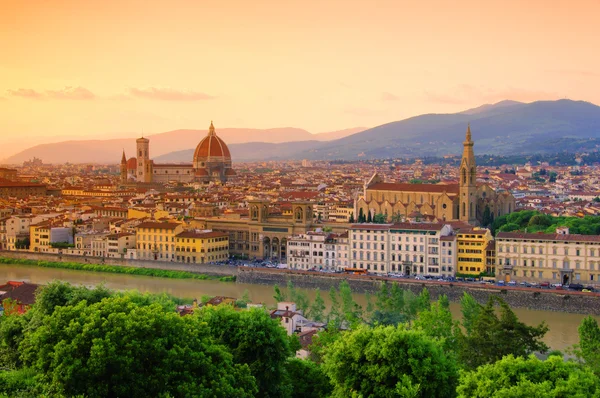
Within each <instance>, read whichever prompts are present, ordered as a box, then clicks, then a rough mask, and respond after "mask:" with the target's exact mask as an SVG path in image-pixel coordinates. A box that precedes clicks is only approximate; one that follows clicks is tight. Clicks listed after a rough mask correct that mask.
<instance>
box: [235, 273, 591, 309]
mask: <svg viewBox="0 0 600 398" xmlns="http://www.w3.org/2000/svg"><path fill="white" fill-rule="evenodd" d="M341 279H342V278H340V276H339V274H328V273H320V272H302V271H289V270H276V269H262V268H245V267H241V268H240V269H239V270H238V276H237V282H238V283H254V284H263V285H275V284H277V285H280V286H284V285H285V284H286V283H287V282H288V280H291V281H292V283H293V284H294V286H298V287H302V288H307V289H316V288H319V289H321V290H329V289H330V288H331V287H332V286H333V287H337V286H338V285H339V283H340V281H341ZM344 279H346V280H347V281H348V283H349V284H350V287H351V288H352V291H353V292H358V293H375V292H377V291H378V290H379V287H380V286H381V284H382V283H393V282H395V283H398V284H399V285H400V287H402V288H403V289H407V290H411V291H412V292H413V293H415V294H418V293H419V292H421V290H423V288H427V290H429V293H430V294H431V298H432V299H434V300H436V299H437V298H438V297H439V296H441V295H442V294H444V295H446V296H447V297H448V299H449V300H450V301H453V302H459V301H460V299H461V298H462V297H463V294H464V293H465V292H467V293H469V294H470V295H472V296H473V297H474V298H475V299H476V300H477V301H478V302H479V303H481V304H485V303H486V302H487V301H488V299H489V298H490V297H491V296H498V297H500V298H502V299H503V300H504V301H505V302H506V303H507V304H508V305H510V306H511V307H515V308H527V309H530V310H536V311H553V312H567V313H572V314H585V315H600V295H598V294H593V293H581V292H569V291H556V290H544V289H533V288H529V289H528V288H522V289H521V288H501V287H498V286H486V285H480V284H466V283H449V282H433V281H431V282H430V281H428V282H425V281H417V280H412V279H392V278H383V277H374V276H360V275H345V276H344Z"/></svg>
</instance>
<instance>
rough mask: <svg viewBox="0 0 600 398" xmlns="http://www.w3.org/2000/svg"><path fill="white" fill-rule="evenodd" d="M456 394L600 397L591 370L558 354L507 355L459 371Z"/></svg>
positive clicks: (474, 397) (599, 385) (599, 386)
mask: <svg viewBox="0 0 600 398" xmlns="http://www.w3.org/2000/svg"><path fill="white" fill-rule="evenodd" d="M457 393H458V397H459V398H505V397H515V398H517V397H523V398H526V397H527V398H529V397H540V398H545V397H548V398H550V397H573V398H588V397H600V382H599V379H598V378H597V377H595V376H594V374H593V373H592V372H591V370H590V369H587V368H581V367H579V366H577V364H575V363H573V362H565V361H564V360H563V359H562V358H561V357H559V356H551V357H549V358H548V359H547V360H545V361H541V360H539V359H537V358H535V357H534V356H531V357H528V358H523V357H517V358H515V357H514V356H512V355H508V356H506V357H504V358H502V359H500V360H499V361H497V362H495V363H492V364H488V365H484V366H480V367H479V368H477V369H476V370H474V371H472V372H464V373H462V374H461V377H460V384H459V386H458V388H457Z"/></svg>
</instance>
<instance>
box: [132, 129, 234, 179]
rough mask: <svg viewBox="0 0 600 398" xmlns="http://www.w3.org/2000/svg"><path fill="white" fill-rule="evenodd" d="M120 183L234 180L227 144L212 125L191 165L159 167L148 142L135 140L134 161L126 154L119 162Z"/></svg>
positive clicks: (164, 165) (197, 149)
mask: <svg viewBox="0 0 600 398" xmlns="http://www.w3.org/2000/svg"><path fill="white" fill-rule="evenodd" d="M120 171H121V183H123V184H125V183H128V182H139V183H163V184H166V183H169V182H182V183H190V182H200V183H205V184H207V183H210V182H221V183H225V182H226V181H227V180H228V179H229V178H231V177H233V176H235V171H234V170H233V167H232V164H231V154H230V152H229V148H228V147H227V144H225V142H224V141H223V140H222V139H221V138H220V137H218V136H217V133H216V131H215V127H214V126H213V123H212V122H211V123H210V127H209V129H208V134H207V135H206V136H205V137H204V138H203V139H202V140H201V141H200V143H199V144H198V146H197V147H196V150H195V151H194V157H193V161H192V163H187V164H159V163H155V162H154V161H153V160H151V159H150V140H149V139H148V138H144V137H142V138H138V139H137V140H136V157H134V158H130V159H129V160H127V157H126V156H125V151H123V156H122V158H121V170H120Z"/></svg>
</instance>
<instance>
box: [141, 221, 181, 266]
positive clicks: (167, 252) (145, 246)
mask: <svg viewBox="0 0 600 398" xmlns="http://www.w3.org/2000/svg"><path fill="white" fill-rule="evenodd" d="M181 232H183V224H179V223H176V222H143V223H141V224H139V225H138V226H137V228H136V233H135V237H136V242H137V258H138V259H140V260H163V261H171V260H173V261H175V237H176V236H177V235H178V234H180V233H181Z"/></svg>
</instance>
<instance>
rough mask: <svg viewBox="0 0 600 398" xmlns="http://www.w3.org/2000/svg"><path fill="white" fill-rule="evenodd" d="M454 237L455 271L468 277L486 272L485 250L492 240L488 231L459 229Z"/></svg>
mask: <svg viewBox="0 0 600 398" xmlns="http://www.w3.org/2000/svg"><path fill="white" fill-rule="evenodd" d="M465 206H467V205H465ZM456 236H457V242H458V259H457V267H458V269H457V270H456V271H457V272H458V273H461V274H469V275H479V274H481V273H482V272H487V261H486V259H487V248H488V245H489V243H490V241H492V240H493V239H494V238H493V236H492V233H491V232H490V230H489V229H479V228H474V229H460V230H459V231H458V233H457V234H456Z"/></svg>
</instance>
